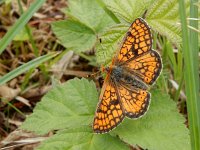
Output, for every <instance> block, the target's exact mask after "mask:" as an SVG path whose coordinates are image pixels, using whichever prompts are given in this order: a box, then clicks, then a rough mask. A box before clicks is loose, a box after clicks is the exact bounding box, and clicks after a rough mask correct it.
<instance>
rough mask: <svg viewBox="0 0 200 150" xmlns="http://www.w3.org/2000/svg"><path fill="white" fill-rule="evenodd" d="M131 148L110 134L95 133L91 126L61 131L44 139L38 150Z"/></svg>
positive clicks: (117, 149)
mask: <svg viewBox="0 0 200 150" xmlns="http://www.w3.org/2000/svg"><path fill="white" fill-rule="evenodd" d="M55 149H57V150H72V149H73V150H78V149H79V150H130V148H129V147H128V146H127V145H126V144H125V143H123V142H122V141H120V140H119V138H116V137H112V136H110V135H109V134H104V135H101V134H94V133H92V131H91V127H89V126H86V127H82V128H76V129H68V130H65V131H60V132H59V133H58V134H56V135H54V136H52V137H51V138H49V139H48V140H46V141H44V142H43V143H42V144H41V145H40V146H39V147H38V148H37V150H55Z"/></svg>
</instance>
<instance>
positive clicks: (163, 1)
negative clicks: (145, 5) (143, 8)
mask: <svg viewBox="0 0 200 150" xmlns="http://www.w3.org/2000/svg"><path fill="white" fill-rule="evenodd" d="M185 3H186V5H187V9H188V8H189V3H188V0H187V1H186V2H185ZM146 16H147V17H146V20H147V22H148V24H149V25H150V26H151V28H152V29H153V30H155V31H157V32H159V33H160V34H161V35H164V36H166V37H167V38H168V40H169V41H170V42H172V43H174V44H176V45H177V46H180V44H181V42H182V40H181V39H182V38H181V24H180V21H179V18H180V17H179V4H178V0H156V1H154V2H153V4H152V5H150V7H149V9H148V11H147V15H146Z"/></svg>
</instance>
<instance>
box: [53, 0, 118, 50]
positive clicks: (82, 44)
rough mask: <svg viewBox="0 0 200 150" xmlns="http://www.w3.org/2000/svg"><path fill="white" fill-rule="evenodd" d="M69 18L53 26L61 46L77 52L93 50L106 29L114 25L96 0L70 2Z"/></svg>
mask: <svg viewBox="0 0 200 150" xmlns="http://www.w3.org/2000/svg"><path fill="white" fill-rule="evenodd" d="M68 2H69V4H68V8H67V9H66V13H67V15H68V16H69V18H68V19H67V20H65V21H58V22H54V23H53V24H52V28H53V31H54V33H55V34H56V36H57V38H58V39H59V40H60V42H61V44H62V45H64V46H65V47H66V48H69V49H71V50H73V51H75V52H78V53H80V52H83V51H87V50H91V49H92V48H93V47H94V46H95V44H96V41H97V40H98V34H100V33H101V32H102V31H103V30H104V29H105V28H106V27H108V26H109V25H112V24H114V21H113V20H112V19H111V18H110V16H109V15H108V14H107V13H106V12H105V11H104V10H103V9H102V8H101V7H100V6H99V5H98V4H97V2H96V1H94V0H70V1H68Z"/></svg>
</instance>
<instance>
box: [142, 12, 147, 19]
mask: <svg viewBox="0 0 200 150" xmlns="http://www.w3.org/2000/svg"><path fill="white" fill-rule="evenodd" d="M146 14H147V10H145V12H144V13H143V15H142V18H143V19H145V18H146Z"/></svg>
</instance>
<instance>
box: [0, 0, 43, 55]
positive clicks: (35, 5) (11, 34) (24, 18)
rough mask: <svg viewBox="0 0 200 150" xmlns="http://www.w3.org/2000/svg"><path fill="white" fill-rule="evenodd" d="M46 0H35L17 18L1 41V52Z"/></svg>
mask: <svg viewBox="0 0 200 150" xmlns="http://www.w3.org/2000/svg"><path fill="white" fill-rule="evenodd" d="M45 1H46V0H35V1H34V2H33V3H32V4H31V6H30V8H29V9H28V10H27V11H26V12H25V13H23V14H22V16H21V17H20V18H19V19H18V20H17V22H16V23H15V24H14V25H13V26H12V27H11V28H10V29H9V30H8V32H7V33H6V35H5V36H4V37H3V38H2V39H1V41H0V54H1V53H2V52H3V51H4V49H5V48H6V46H7V45H8V44H9V43H10V42H11V41H12V39H13V38H14V37H15V35H16V34H17V33H18V32H19V31H20V30H22V28H23V27H24V26H25V24H26V23H27V22H28V20H29V19H30V18H31V17H32V16H33V14H34V13H35V12H36V11H37V10H38V9H39V8H40V7H41V6H42V4H43V3H44V2H45Z"/></svg>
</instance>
